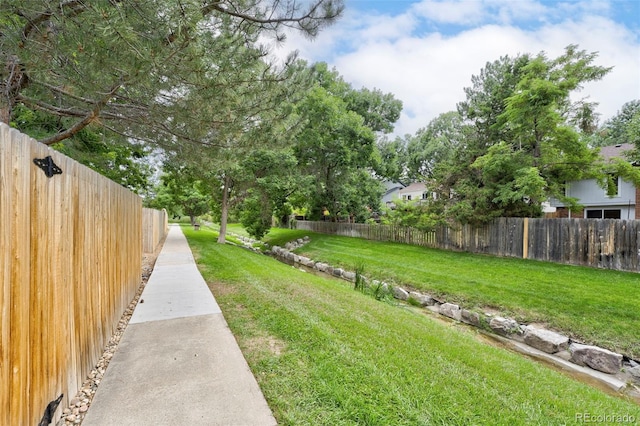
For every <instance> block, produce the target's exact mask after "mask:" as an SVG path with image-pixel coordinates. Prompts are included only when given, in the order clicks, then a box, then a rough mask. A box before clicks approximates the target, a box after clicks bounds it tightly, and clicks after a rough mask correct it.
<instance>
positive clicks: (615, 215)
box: [603, 209, 621, 219]
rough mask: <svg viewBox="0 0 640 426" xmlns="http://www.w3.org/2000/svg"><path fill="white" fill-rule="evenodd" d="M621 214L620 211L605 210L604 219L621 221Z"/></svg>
mask: <svg viewBox="0 0 640 426" xmlns="http://www.w3.org/2000/svg"><path fill="white" fill-rule="evenodd" d="M620 213H621V211H620V209H611V210H605V211H604V214H603V217H604V218H605V219H620V216H621V214H620Z"/></svg>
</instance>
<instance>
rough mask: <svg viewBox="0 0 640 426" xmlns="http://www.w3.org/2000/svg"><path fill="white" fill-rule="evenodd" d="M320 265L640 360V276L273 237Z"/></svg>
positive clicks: (324, 238) (291, 233)
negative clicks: (358, 268)
mask: <svg viewBox="0 0 640 426" xmlns="http://www.w3.org/2000/svg"><path fill="white" fill-rule="evenodd" d="M303 235H309V236H310V237H311V242H310V243H309V244H307V245H306V246H304V247H302V248H300V249H298V250H296V253H300V254H304V255H305V256H308V257H310V258H312V259H314V260H318V261H323V262H328V263H330V264H332V265H339V266H342V267H345V268H347V269H351V270H353V269H354V267H355V265H364V268H365V271H364V275H365V276H369V277H372V278H377V279H383V280H387V281H389V282H392V283H395V284H396V285H405V286H409V287H412V288H414V289H417V290H422V291H425V292H430V293H433V294H435V295H438V296H441V297H443V298H444V299H446V300H447V301H451V302H454V303H459V304H461V305H463V306H465V307H467V308H471V309H478V310H480V311H481V310H482V309H488V308H492V309H494V310H497V311H499V312H501V313H503V314H504V315H508V316H510V317H513V318H514V319H517V320H518V321H520V322H523V323H541V324H543V325H545V326H547V327H549V328H551V329H555V330H556V331H560V332H562V333H564V334H566V335H569V336H570V337H572V338H574V339H576V340H578V341H583V342H586V343H590V344H595V345H598V346H602V347H605V348H607V349H610V350H613V351H617V352H621V353H623V354H625V355H627V356H631V357H633V358H635V359H640V331H639V330H640V297H639V296H638V295H639V294H640V275H639V274H636V273H630V272H618V271H610V270H601V269H594V268H586V267H579V266H571V265H560V264H555V263H550V262H539V261H531V260H523V259H514V258H499V257H494V256H487V255H479V254H471V253H459V252H451V251H444V250H435V249H428V248H424V247H417V246H411V245H406V244H397V243H386V242H378V241H368V240H364V239H360V238H349V237H341V236H333V235H322V234H314V233H310V232H306V231H299V230H287V229H273V230H272V232H271V233H270V234H269V235H267V237H266V238H265V240H266V241H267V242H269V243H271V244H274V245H281V244H283V243H284V242H286V241H289V240H291V239H294V238H300V237H302V236H303Z"/></svg>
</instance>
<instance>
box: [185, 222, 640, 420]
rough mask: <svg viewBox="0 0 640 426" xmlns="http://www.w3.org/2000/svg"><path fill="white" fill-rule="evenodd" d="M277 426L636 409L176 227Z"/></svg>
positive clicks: (565, 416)
mask: <svg viewBox="0 0 640 426" xmlns="http://www.w3.org/2000/svg"><path fill="white" fill-rule="evenodd" d="M183 230H184V232H185V234H186V236H187V238H188V240H189V244H190V245H191V248H192V249H193V251H194V255H195V257H196V260H197V262H198V266H199V268H200V270H201V272H202V273H203V275H204V277H205V280H206V281H207V282H208V284H209V286H210V288H211V290H212V292H213V294H214V295H215V297H216V299H217V301H218V303H219V305H220V307H221V308H222V310H223V313H224V315H225V318H226V319H227V322H228V323H229V326H230V328H231V330H232V331H233V333H234V335H235V336H236V339H237V340H238V342H239V344H240V347H241V349H242V351H243V353H244V354H245V356H246V358H247V360H248V362H249V364H250V366H251V369H252V371H253V372H254V374H255V376H256V378H257V380H258V382H259V384H260V387H261V389H262V390H263V392H264V394H265V397H266V398H267V401H268V403H269V405H270V407H271V408H272V410H273V411H274V414H275V416H276V418H277V420H278V422H279V423H280V424H283V425H355V424H363V425H365V424H366V425H403V424H406V425H418V424H439V425H465V426H466V425H531V424H535V425H547V424H548V425H557V424H574V423H576V414H578V413H591V414H592V415H593V414H596V413H602V414H603V415H604V414H611V413H618V414H620V415H625V414H626V415H633V416H635V418H636V419H640V407H638V406H637V405H636V404H634V403H632V402H629V401H626V400H624V399H621V398H617V397H613V396H609V395H607V394H605V393H603V392H602V391H600V390H597V389H595V388H592V387H589V386H587V385H585V384H581V383H579V382H576V381H574V380H573V379H570V378H568V377H566V376H564V375H562V374H560V373H557V372H555V371H553V370H551V369H549V368H547V367H544V366H542V365H540V364H538V363H536V362H534V361H531V360H529V359H527V358H525V357H522V356H520V355H517V354H514V353H511V352H509V351H507V350H505V349H502V348H499V347H494V346H491V345H489V344H487V343H484V342H483V341H482V339H481V338H480V335H479V334H478V332H476V331H473V330H469V329H467V328H466V327H461V326H459V325H456V324H448V323H443V322H441V321H439V320H436V319H434V317H432V316H430V315H427V314H425V313H422V311H418V310H414V309H411V308H403V307H399V306H394V305H391V304H387V303H381V302H377V301H375V300H374V299H373V298H371V297H368V296H365V295H363V294H361V293H359V292H356V291H354V290H353V289H352V287H351V285H349V284H348V283H346V282H345V281H341V280H334V279H330V278H325V277H321V276H316V275H313V274H310V273H304V272H301V271H299V270H297V269H295V268H292V267H290V266H287V265H285V264H282V263H280V262H277V261H275V260H274V259H272V258H269V257H267V256H262V255H259V254H255V253H252V252H249V251H248V250H244V249H241V248H239V247H233V246H229V245H219V244H216V243H215V236H214V234H213V232H212V231H209V230H201V231H199V232H196V231H193V230H191V228H190V227H188V226H187V227H183Z"/></svg>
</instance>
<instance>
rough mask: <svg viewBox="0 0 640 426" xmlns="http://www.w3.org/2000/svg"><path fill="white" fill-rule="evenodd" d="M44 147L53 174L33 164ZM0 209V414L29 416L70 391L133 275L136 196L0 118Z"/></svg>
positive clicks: (13, 420) (135, 279)
mask: <svg viewBox="0 0 640 426" xmlns="http://www.w3.org/2000/svg"><path fill="white" fill-rule="evenodd" d="M47 155H51V156H52V158H53V160H54V162H55V163H56V164H57V165H58V166H59V167H60V168H61V169H62V174H58V175H54V176H53V177H51V178H49V177H46V176H45V174H44V172H43V171H42V170H41V169H39V168H37V167H36V166H35V165H34V163H33V159H34V158H36V157H37V158H44V157H46V156H47ZM0 215H1V217H2V218H3V220H2V221H0V235H1V236H2V238H0V277H1V279H2V286H1V287H0V383H2V386H0V424H3V425H4V424H24V425H35V424H37V423H38V422H39V421H40V418H41V417H42V414H43V412H44V409H45V408H46V405H47V404H48V403H49V402H50V401H51V400H52V399H54V398H55V397H57V396H58V395H59V394H60V393H64V394H65V396H66V397H67V399H68V398H69V396H70V395H71V396H72V395H74V394H75V393H76V392H77V390H78V388H79V386H80V384H81V383H82V381H83V380H84V378H85V377H86V375H87V374H88V373H89V372H90V369H91V368H92V367H93V365H95V362H96V361H97V359H98V357H99V356H100V355H101V354H102V350H103V348H104V346H105V344H106V343H107V340H108V338H109V337H110V335H111V332H112V331H113V330H114V329H115V327H116V325H117V322H118V320H119V319H120V316H121V315H122V312H123V311H124V309H125V308H126V306H127V304H128V302H129V300H131V298H132V297H133V295H134V294H135V291H136V289H137V287H138V285H139V284H140V266H141V260H142V225H141V224H142V205H141V200H140V198H139V197H138V196H137V195H136V194H133V193H132V192H130V191H129V190H127V189H125V188H122V187H120V186H119V185H117V184H115V183H113V182H111V181H109V180H108V179H106V178H104V177H102V176H100V175H98V174H97V173H95V172H93V171H91V170H89V169H88V168H86V167H84V166H82V165H79V164H78V163H76V162H75V161H73V160H71V159H69V158H67V157H65V156H63V155H62V154H60V153H57V152H55V151H52V150H51V149H49V148H47V147H45V146H44V145H42V144H39V143H37V142H36V141H34V140H32V139H31V138H28V137H26V136H24V135H21V134H20V133H19V132H17V131H15V130H11V129H10V128H9V127H8V126H6V125H4V124H0ZM164 221H165V222H164V223H165V225H164V227H165V229H166V218H164ZM67 399H65V400H64V401H63V404H64V403H65V402H66V401H67ZM59 412H60V410H59V411H58V417H59ZM55 421H57V419H54V422H55Z"/></svg>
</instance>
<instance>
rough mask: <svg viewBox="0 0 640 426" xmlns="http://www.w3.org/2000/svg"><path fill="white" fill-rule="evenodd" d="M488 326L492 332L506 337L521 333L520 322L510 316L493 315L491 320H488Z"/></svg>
mask: <svg viewBox="0 0 640 426" xmlns="http://www.w3.org/2000/svg"><path fill="white" fill-rule="evenodd" d="M489 327H491V329H492V330H493V331H494V332H496V333H498V334H500V335H502V336H507V337H512V336H514V335H517V334H521V333H522V330H521V329H520V324H518V323H517V322H516V321H515V320H512V319H511V318H502V317H493V318H491V321H489Z"/></svg>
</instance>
